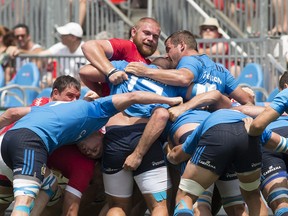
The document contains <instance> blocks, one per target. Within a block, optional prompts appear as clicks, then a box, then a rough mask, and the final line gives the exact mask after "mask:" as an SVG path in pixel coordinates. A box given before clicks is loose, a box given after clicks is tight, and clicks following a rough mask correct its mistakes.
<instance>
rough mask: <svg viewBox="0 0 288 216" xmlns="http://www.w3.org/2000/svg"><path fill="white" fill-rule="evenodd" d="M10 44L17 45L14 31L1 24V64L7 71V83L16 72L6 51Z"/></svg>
mask: <svg viewBox="0 0 288 216" xmlns="http://www.w3.org/2000/svg"><path fill="white" fill-rule="evenodd" d="M9 46H15V41H14V33H13V31H9V29H8V28H6V27H4V26H0V65H1V66H2V67H3V70H4V71H5V83H8V82H9V81H10V80H11V78H12V77H13V74H14V73H15V70H14V67H12V64H13V62H12V61H11V58H10V56H9V54H8V53H7V52H6V51H7V49H8V47H9Z"/></svg>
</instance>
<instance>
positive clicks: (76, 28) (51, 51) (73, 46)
mask: <svg viewBox="0 0 288 216" xmlns="http://www.w3.org/2000/svg"><path fill="white" fill-rule="evenodd" d="M57 32H58V33H59V34H60V36H61V42H59V43H56V44H54V45H52V46H51V47H50V48H48V49H47V50H44V51H42V52H41V53H40V55H63V56H65V57H67V56H75V58H60V62H58V63H59V64H60V68H59V71H57V76H60V75H70V76H73V77H75V78H78V70H79V68H80V66H81V65H84V64H85V63H86V59H85V58H84V57H83V58H82V57H79V56H84V55H83V52H82V50H81V46H82V44H84V42H83V40H82V37H83V29H82V27H81V26H80V25H79V24H78V23H75V22H70V23H67V24H66V25H64V26H60V27H58V28H57Z"/></svg>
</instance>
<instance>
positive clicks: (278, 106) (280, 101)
mask: <svg viewBox="0 0 288 216" xmlns="http://www.w3.org/2000/svg"><path fill="white" fill-rule="evenodd" d="M287 105H288V89H284V90H283V91H281V92H279V93H278V94H277V95H276V96H275V97H274V99H273V101H272V102H271V103H270V107H271V108H272V109H274V110H275V111H276V112H278V113H279V115H282V114H283V113H284V112H285V111H288V109H287V108H288V107H287Z"/></svg>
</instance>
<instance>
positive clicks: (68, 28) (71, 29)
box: [57, 22, 83, 38]
mask: <svg viewBox="0 0 288 216" xmlns="http://www.w3.org/2000/svg"><path fill="white" fill-rule="evenodd" d="M57 32H58V33H59V34H60V35H69V34H71V35H74V36H76V37H79V38H82V36H83V29H82V27H81V26H80V25H79V24H78V23H75V22H69V23H67V24H66V25H63V26H60V27H58V28H57Z"/></svg>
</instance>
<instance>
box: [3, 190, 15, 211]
mask: <svg viewBox="0 0 288 216" xmlns="http://www.w3.org/2000/svg"><path fill="white" fill-rule="evenodd" d="M0 191H1V192H0V216H4V214H5V211H6V209H7V208H8V207H9V205H10V204H11V203H12V201H13V200H14V196H13V188H12V186H11V187H8V186H7V187H5V186H0Z"/></svg>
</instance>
